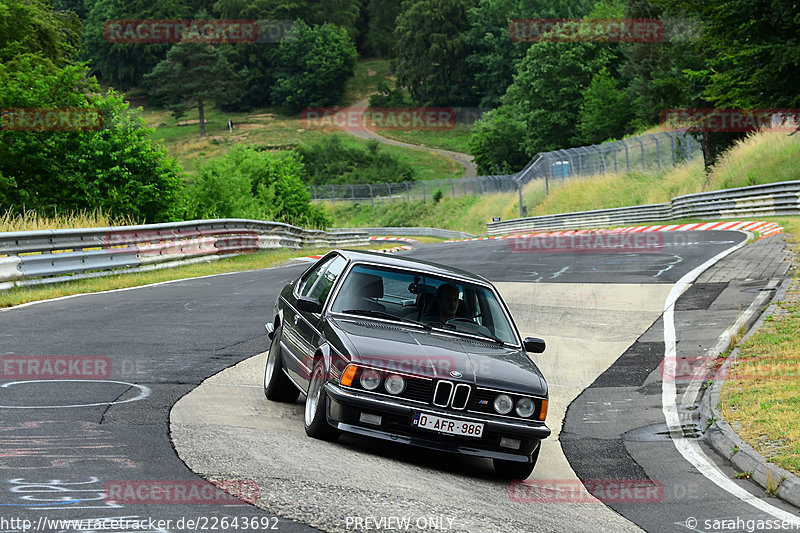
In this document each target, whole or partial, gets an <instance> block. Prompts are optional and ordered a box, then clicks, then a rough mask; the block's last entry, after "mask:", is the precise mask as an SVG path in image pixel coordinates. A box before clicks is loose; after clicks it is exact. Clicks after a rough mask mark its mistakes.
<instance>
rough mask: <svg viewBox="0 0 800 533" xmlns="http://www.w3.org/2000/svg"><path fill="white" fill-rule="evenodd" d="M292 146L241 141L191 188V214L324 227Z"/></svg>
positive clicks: (205, 169)
mask: <svg viewBox="0 0 800 533" xmlns="http://www.w3.org/2000/svg"><path fill="white" fill-rule="evenodd" d="M304 172H305V170H304V168H303V163H302V161H301V160H300V159H299V158H298V156H297V155H296V154H295V153H293V152H290V151H289V152H276V153H273V152H259V151H257V150H255V149H254V148H251V147H246V146H238V147H236V148H234V149H233V150H231V151H230V152H228V153H227V154H226V155H224V156H223V157H221V158H219V159H215V160H214V161H212V162H211V163H209V164H208V165H207V166H205V167H203V168H202V169H201V170H200V175H199V176H198V177H197V178H196V179H195V180H194V181H193V182H192V183H191V184H190V186H189V187H188V188H187V190H186V197H185V202H186V216H187V218H252V219H259V220H274V221H276V222H285V223H287V224H294V225H296V226H312V227H325V226H326V225H327V224H328V219H327V217H326V216H325V214H324V213H323V211H322V210H321V209H319V208H318V207H317V206H315V205H313V204H312V203H311V195H310V193H309V192H308V189H307V188H306V186H305V184H304V183H303V181H302V179H301V176H303V174H304Z"/></svg>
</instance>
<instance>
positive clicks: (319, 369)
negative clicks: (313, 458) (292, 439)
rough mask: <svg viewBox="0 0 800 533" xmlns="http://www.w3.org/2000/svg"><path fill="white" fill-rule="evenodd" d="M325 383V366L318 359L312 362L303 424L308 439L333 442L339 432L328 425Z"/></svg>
mask: <svg viewBox="0 0 800 533" xmlns="http://www.w3.org/2000/svg"><path fill="white" fill-rule="evenodd" d="M325 381H326V379H325V365H324V363H323V361H322V359H318V360H317V361H316V362H314V369H313V370H312V371H311V379H310V380H309V384H308V394H307V395H306V406H305V411H304V413H303V422H304V424H305V427H306V435H308V436H309V437H313V438H315V439H320V440H327V441H334V440H336V439H338V438H339V435H340V434H341V431H339V430H338V429H336V428H335V427H333V426H331V425H330V424H328V417H327V414H326V411H327V408H328V395H327V394H326V393H325Z"/></svg>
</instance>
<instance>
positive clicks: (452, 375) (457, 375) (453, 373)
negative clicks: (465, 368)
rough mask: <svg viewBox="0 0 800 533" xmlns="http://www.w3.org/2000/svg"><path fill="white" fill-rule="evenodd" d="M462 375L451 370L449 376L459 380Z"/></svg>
mask: <svg viewBox="0 0 800 533" xmlns="http://www.w3.org/2000/svg"><path fill="white" fill-rule="evenodd" d="M462 375H463V374H462V373H461V372H459V371H458V370H451V371H450V376H451V377H454V378H460V377H461V376H462Z"/></svg>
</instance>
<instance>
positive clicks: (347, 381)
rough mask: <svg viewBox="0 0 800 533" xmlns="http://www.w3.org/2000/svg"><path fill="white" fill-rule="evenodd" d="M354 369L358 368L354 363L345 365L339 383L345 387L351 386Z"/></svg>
mask: <svg viewBox="0 0 800 533" xmlns="http://www.w3.org/2000/svg"><path fill="white" fill-rule="evenodd" d="M356 370H358V367H357V366H356V365H347V368H345V369H344V374H342V380H341V381H340V383H341V384H342V385H344V386H345V387H349V386H351V385H352V384H353V378H354V377H355V375H356Z"/></svg>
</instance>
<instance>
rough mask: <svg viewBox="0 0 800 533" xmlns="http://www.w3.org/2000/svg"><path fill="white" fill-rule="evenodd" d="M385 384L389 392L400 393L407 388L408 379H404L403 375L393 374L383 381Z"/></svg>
mask: <svg viewBox="0 0 800 533" xmlns="http://www.w3.org/2000/svg"><path fill="white" fill-rule="evenodd" d="M383 386H384V387H385V388H386V392H388V393H389V394H400V393H401V392H403V391H404V390H405V389H406V380H405V379H403V377H402V376H398V375H397V374H392V375H391V376H389V377H388V378H386V381H384V382H383Z"/></svg>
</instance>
